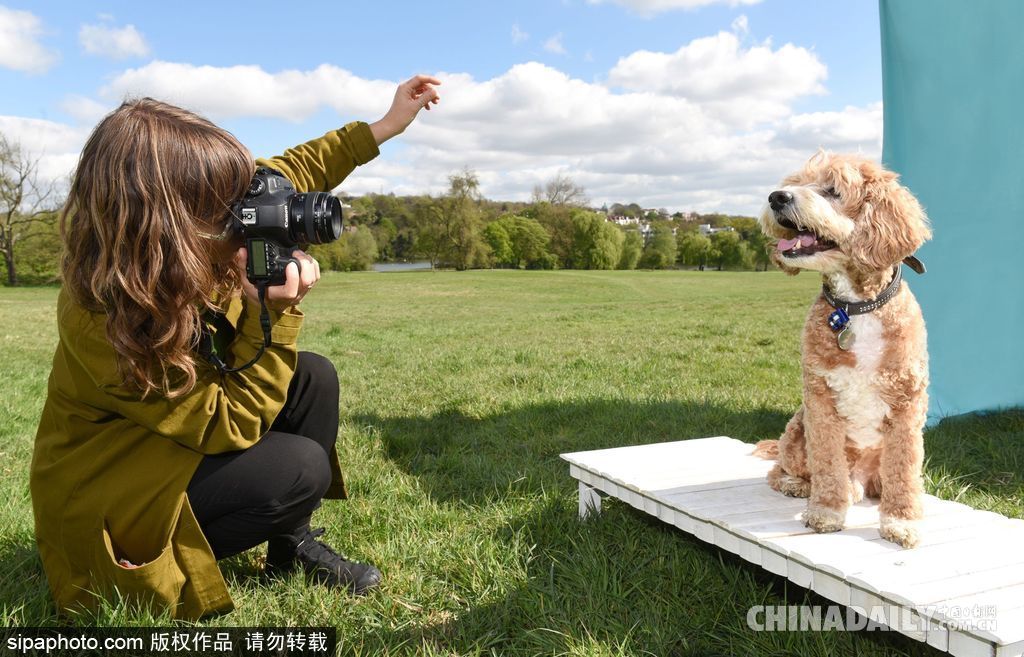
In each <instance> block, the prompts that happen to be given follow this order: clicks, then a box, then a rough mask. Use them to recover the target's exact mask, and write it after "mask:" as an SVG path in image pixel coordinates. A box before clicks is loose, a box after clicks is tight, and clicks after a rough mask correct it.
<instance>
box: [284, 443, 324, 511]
mask: <svg viewBox="0 0 1024 657" xmlns="http://www.w3.org/2000/svg"><path fill="white" fill-rule="evenodd" d="M294 438H296V439H297V440H295V441H293V442H294V446H293V448H292V449H291V450H289V454H288V458H289V460H290V463H289V469H290V470H291V471H292V473H293V476H294V480H293V481H294V483H293V484H292V489H291V493H292V494H293V495H296V496H301V497H303V498H305V497H309V498H311V499H316V500H319V499H320V498H322V497H323V496H324V493H326V492H327V489H328V488H330V485H331V466H330V462H329V461H328V460H327V459H328V457H327V455H326V454H325V453H324V450H323V448H322V447H321V446H320V445H319V444H317V442H316V441H315V440H313V439H311V438H306V437H305V436H294Z"/></svg>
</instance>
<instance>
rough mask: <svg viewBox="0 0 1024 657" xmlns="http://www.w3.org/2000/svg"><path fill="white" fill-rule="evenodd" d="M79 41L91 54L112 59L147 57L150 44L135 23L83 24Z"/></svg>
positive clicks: (79, 33) (79, 32)
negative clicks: (122, 24) (123, 24)
mask: <svg viewBox="0 0 1024 657" xmlns="http://www.w3.org/2000/svg"><path fill="white" fill-rule="evenodd" d="M78 41H79V43H81V44H82V48H83V49H85V52H87V53H89V54H90V55H100V56H103V57H109V58H111V59H126V58H128V57H145V56H146V55H148V54H149V44H147V43H146V39H145V38H144V37H143V36H142V33H141V32H139V31H138V30H137V29H135V26H134V25H125V26H124V27H114V26H112V25H107V24H101V25H83V26H82V28H81V29H80V30H79V31H78Z"/></svg>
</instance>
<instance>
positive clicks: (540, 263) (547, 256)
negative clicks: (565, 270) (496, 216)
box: [509, 217, 558, 269]
mask: <svg viewBox="0 0 1024 657" xmlns="http://www.w3.org/2000/svg"><path fill="white" fill-rule="evenodd" d="M512 226H513V228H512V230H511V232H510V233H509V236H510V237H511V239H512V255H513V258H514V259H515V262H516V264H517V266H519V267H525V268H527V269H554V268H555V267H556V266H557V265H558V259H557V258H556V257H555V255H554V254H553V253H551V252H550V251H549V250H548V244H549V243H550V241H551V237H550V236H549V235H548V231H546V230H544V226H541V225H540V222H539V221H537V220H536V219H529V218H527V217H513V218H512Z"/></svg>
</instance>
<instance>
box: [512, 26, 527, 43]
mask: <svg viewBox="0 0 1024 657" xmlns="http://www.w3.org/2000/svg"><path fill="white" fill-rule="evenodd" d="M529 38H530V35H529V33H527V32H524V31H522V30H521V29H519V23H513V24H512V43H522V42H523V41H526V40H527V39H529Z"/></svg>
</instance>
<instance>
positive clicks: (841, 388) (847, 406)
mask: <svg viewBox="0 0 1024 657" xmlns="http://www.w3.org/2000/svg"><path fill="white" fill-rule="evenodd" d="M849 330H851V331H853V334H854V336H856V337H855V338H854V342H853V346H852V348H851V349H850V351H851V352H852V353H853V355H854V357H855V358H856V362H855V364H854V365H852V366H849V365H837V366H834V367H832V368H830V369H824V370H820V371H819V372H818V374H819V375H820V376H821V377H823V378H824V379H825V381H826V383H827V384H828V387H829V388H830V389H831V390H832V393H833V395H834V396H835V404H836V412H837V413H838V414H839V415H840V416H841V417H842V418H844V419H845V420H846V426H847V439H848V440H849V441H851V442H852V443H854V444H855V445H856V446H857V447H860V448H865V447H871V446H873V445H876V444H878V442H879V441H880V440H881V439H882V431H881V430H882V422H883V421H884V420H885V416H886V414H888V412H889V406H888V404H886V403H885V401H884V400H883V399H882V396H881V394H880V392H881V391H880V388H879V380H878V372H879V369H880V366H881V364H882V356H883V354H884V353H885V346H886V345H885V331H884V327H883V324H882V320H881V319H880V318H879V317H878V316H877V315H876V314H874V313H867V314H864V315H854V316H853V317H851V318H850V324H849ZM833 348H834V347H833Z"/></svg>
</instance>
